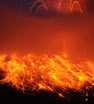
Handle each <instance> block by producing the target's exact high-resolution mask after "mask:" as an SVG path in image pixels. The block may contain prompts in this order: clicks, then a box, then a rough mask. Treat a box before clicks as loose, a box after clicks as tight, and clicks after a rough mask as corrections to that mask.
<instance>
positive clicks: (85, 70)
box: [0, 54, 94, 96]
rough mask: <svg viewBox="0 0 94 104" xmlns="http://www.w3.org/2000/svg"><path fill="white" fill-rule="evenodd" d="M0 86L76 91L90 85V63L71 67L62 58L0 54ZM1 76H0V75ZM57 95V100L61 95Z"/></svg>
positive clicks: (93, 76) (93, 70) (93, 80)
mask: <svg viewBox="0 0 94 104" xmlns="http://www.w3.org/2000/svg"><path fill="white" fill-rule="evenodd" d="M1 71H3V72H4V73H5V76H4V78H2V79H1V80H0V83H1V84H4V83H8V84H11V85H12V86H15V87H16V88H17V89H20V90H27V89H28V88H29V89H34V90H40V89H42V90H47V91H56V88H60V89H66V88H69V89H75V90H80V89H81V88H83V87H85V85H86V84H87V83H89V84H90V85H94V63H93V62H91V61H85V62H81V63H77V64H75V63H72V62H71V60H70V59H69V58H68V56H67V55H65V54H60V55H54V56H48V55H41V56H38V55H34V54H27V55H24V56H21V55H16V54H11V55H7V54H0V72H1ZM0 74H2V73H0ZM57 93H58V94H59V95H60V96H61V95H62V91H61V92H58V91H57Z"/></svg>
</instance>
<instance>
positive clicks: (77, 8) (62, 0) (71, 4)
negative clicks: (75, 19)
mask: <svg viewBox="0 0 94 104" xmlns="http://www.w3.org/2000/svg"><path fill="white" fill-rule="evenodd" d="M84 5H85V1H83V0H82V1H81V0H59V2H58V6H57V8H58V11H61V12H62V11H63V12H65V13H74V12H79V13H81V14H83V13H84V11H85V10H84V9H85V8H84Z"/></svg>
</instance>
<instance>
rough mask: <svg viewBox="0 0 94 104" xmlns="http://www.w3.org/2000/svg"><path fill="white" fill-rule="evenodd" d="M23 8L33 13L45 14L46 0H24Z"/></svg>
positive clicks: (46, 8)
mask: <svg viewBox="0 0 94 104" xmlns="http://www.w3.org/2000/svg"><path fill="white" fill-rule="evenodd" d="M24 8H25V9H27V10H28V11H29V12H30V13H31V14H33V15H41V14H45V13H46V12H47V11H48V6H47V4H46V0H24Z"/></svg>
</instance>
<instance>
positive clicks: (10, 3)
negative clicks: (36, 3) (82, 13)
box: [0, 0, 94, 13]
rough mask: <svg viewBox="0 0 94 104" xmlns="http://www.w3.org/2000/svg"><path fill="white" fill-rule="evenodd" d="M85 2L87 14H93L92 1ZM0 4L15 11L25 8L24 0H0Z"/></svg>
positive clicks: (93, 1) (93, 4)
mask: <svg viewBox="0 0 94 104" xmlns="http://www.w3.org/2000/svg"><path fill="white" fill-rule="evenodd" d="M31 1H32V0H31ZM85 1H86V11H87V12H88V13H94V0H85ZM0 4H1V5H7V7H14V8H16V9H17V10H19V9H23V8H24V6H25V4H24V0H0Z"/></svg>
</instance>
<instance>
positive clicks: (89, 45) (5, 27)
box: [0, 0, 94, 59]
mask: <svg viewBox="0 0 94 104" xmlns="http://www.w3.org/2000/svg"><path fill="white" fill-rule="evenodd" d="M18 1H19V2H20V0H18ZM89 1H90V0H89ZM91 1H92V2H94V0H91ZM0 2H2V3H1V4H3V5H1V6H0V51H1V52H8V51H15V52H16V51H19V52H21V53H23V52H30V51H32V52H35V53H41V54H42V53H51V54H53V53H61V52H67V53H68V54H69V55H70V56H71V57H72V58H73V59H74V58H75V59H76V58H77V59H79V58H90V59H94V58H93V57H94V55H93V53H94V40H93V39H94V19H93V17H94V16H93V15H92V16H91V15H90V16H89V15H88V16H87V15H86V16H85V15H82V16H77V15H76V16H74V15H72V16H71V15H67V16H51V17H38V16H31V15H24V16H23V15H20V14H19V13H18V11H19V8H18V7H19V6H17V0H0ZM19 2H18V4H19ZM91 4H92V3H90V5H91ZM89 8H92V9H88V10H89V11H90V10H92V11H93V6H92V5H91V6H90V7H89ZM20 13H21V12H20ZM92 13H93V12H92Z"/></svg>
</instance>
